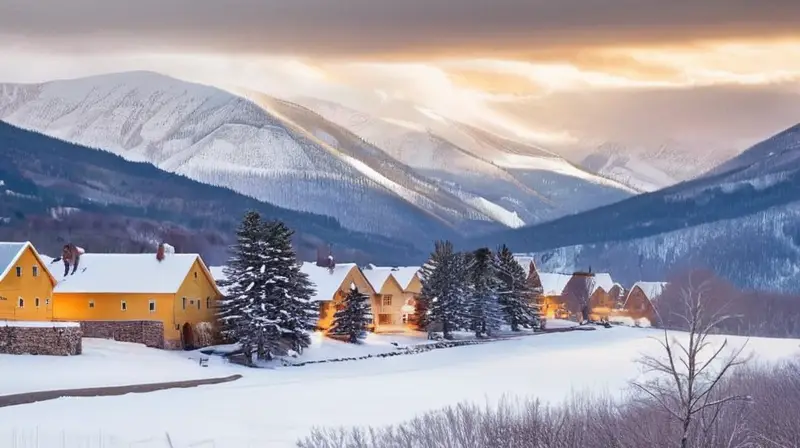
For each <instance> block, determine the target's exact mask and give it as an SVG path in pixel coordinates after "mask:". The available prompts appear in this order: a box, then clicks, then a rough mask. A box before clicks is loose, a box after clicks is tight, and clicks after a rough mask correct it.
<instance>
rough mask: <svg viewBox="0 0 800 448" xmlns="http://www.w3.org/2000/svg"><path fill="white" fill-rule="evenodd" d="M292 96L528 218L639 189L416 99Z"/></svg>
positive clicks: (444, 180) (449, 183) (443, 181)
mask: <svg viewBox="0 0 800 448" xmlns="http://www.w3.org/2000/svg"><path fill="white" fill-rule="evenodd" d="M295 101H296V102H298V103H299V104H302V105H303V106H305V107H307V108H309V109H311V110H313V111H315V112H316V113H318V114H320V115H321V116H322V117H324V118H326V119H327V120H329V121H331V122H333V123H336V124H338V125H340V126H342V127H344V128H346V129H348V130H350V131H352V132H353V133H354V134H356V135H358V136H359V137H361V138H363V139H364V140H365V141H367V142H369V143H371V144H373V145H374V146H376V147H378V148H380V149H382V150H383V151H385V152H386V154H388V155H389V156H391V157H392V158H394V159H396V160H398V161H400V162H402V163H404V164H405V165H408V166H409V167H411V168H412V169H414V170H415V171H416V172H417V173H419V174H421V175H423V176H426V177H428V178H431V179H433V180H435V181H436V182H437V183H438V185H439V186H440V187H441V188H443V189H446V190H448V191H450V192H451V193H452V194H455V195H457V196H460V197H463V198H464V199H465V200H466V201H467V202H470V203H472V204H473V205H475V204H477V203H480V202H483V201H485V202H488V203H490V204H492V206H493V207H496V208H501V209H502V210H507V211H508V212H506V213H514V214H516V215H517V216H518V217H519V219H520V220H521V221H523V222H524V223H526V224H531V223H539V222H544V221H547V220H550V219H555V218H558V217H561V216H564V215H568V214H572V213H577V212H580V211H584V210H588V209H590V208H593V207H596V206H599V205H604V204H609V203H613V202H616V201H619V200H622V199H625V198H628V197H630V196H632V195H633V194H635V193H636V191H633V190H632V189H630V188H628V187H626V186H624V185H622V184H620V183H618V182H615V181H610V180H608V179H605V178H602V177H599V176H596V175H593V174H591V173H589V172H586V171H584V170H582V169H579V168H577V167H575V166H573V165H572V164H570V163H569V162H567V161H566V160H564V159H562V158H561V157H559V156H557V155H555V154H552V153H550V152H548V151H546V150H544V149H542V148H537V147H533V146H528V145H524V144H522V143H518V142H514V141H511V140H508V139H504V138H502V137H499V136H495V135H493V134H490V133H488V132H485V131H482V130H479V129H476V128H474V127H470V126H466V125H464V124H461V123H457V122H454V121H452V120H449V119H447V118H445V117H441V116H439V115H437V114H435V113H433V112H431V111H428V110H426V109H423V108H419V107H416V106H413V105H407V104H399V105H398V104H393V105H392V107H391V108H389V109H390V110H388V111H387V113H386V115H385V116H384V115H374V114H368V113H364V112H360V111H356V110H353V109H350V108H347V107H345V106H342V105H340V104H336V103H332V102H328V101H323V100H319V99H315V98H297V99H295ZM476 198H480V199H477V200H476Z"/></svg>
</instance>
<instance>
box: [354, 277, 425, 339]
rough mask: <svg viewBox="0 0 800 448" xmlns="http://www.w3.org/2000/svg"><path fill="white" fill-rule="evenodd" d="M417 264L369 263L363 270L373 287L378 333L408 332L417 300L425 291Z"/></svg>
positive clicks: (373, 302)
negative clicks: (391, 264) (387, 265)
mask: <svg viewBox="0 0 800 448" xmlns="http://www.w3.org/2000/svg"><path fill="white" fill-rule="evenodd" d="M418 271H419V268H418V267H402V268H388V267H376V266H372V265H370V266H368V267H367V268H365V269H364V270H363V271H362V272H363V273H364V276H365V277H366V278H367V280H369V282H370V284H371V285H372V288H373V290H374V291H375V292H376V293H375V295H374V296H373V301H372V311H373V316H374V318H375V331H376V332H392V331H405V330H407V329H408V328H409V327H410V326H411V322H413V320H414V319H413V317H414V316H413V315H414V313H415V310H416V308H415V306H416V299H417V297H418V295H419V293H420V291H421V290H422V283H421V282H420V280H419V276H418V275H417V272H418Z"/></svg>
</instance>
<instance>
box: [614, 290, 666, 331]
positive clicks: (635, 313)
mask: <svg viewBox="0 0 800 448" xmlns="http://www.w3.org/2000/svg"><path fill="white" fill-rule="evenodd" d="M666 287H667V283H665V282H638V283H636V284H634V285H633V287H631V289H630V291H629V292H628V296H627V297H626V299H625V303H624V305H623V310H624V313H625V314H626V315H627V316H628V317H631V318H633V319H642V318H645V319H647V320H649V321H650V322H651V323H656V322H657V321H658V310H657V309H656V307H655V303H656V301H657V300H658V298H659V297H660V296H661V294H663V293H664V289H665V288H666Z"/></svg>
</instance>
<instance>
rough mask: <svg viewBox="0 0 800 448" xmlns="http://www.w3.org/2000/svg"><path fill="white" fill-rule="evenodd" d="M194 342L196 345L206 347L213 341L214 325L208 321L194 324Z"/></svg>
mask: <svg viewBox="0 0 800 448" xmlns="http://www.w3.org/2000/svg"><path fill="white" fill-rule="evenodd" d="M193 330H194V344H195V346H196V347H208V346H209V345H213V343H214V326H213V325H211V323H210V322H198V323H196V324H194V328H193Z"/></svg>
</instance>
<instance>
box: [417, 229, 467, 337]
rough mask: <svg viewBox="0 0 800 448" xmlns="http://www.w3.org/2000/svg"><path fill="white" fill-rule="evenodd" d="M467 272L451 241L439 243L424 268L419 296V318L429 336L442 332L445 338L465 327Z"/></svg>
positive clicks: (421, 271) (461, 257)
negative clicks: (464, 304) (464, 306)
mask: <svg viewBox="0 0 800 448" xmlns="http://www.w3.org/2000/svg"><path fill="white" fill-rule="evenodd" d="M464 271H465V269H464V259H463V256H462V254H458V253H456V252H455V251H454V250H453V244H452V243H451V242H449V241H437V242H436V243H435V246H434V250H433V253H431V256H430V258H429V259H428V261H427V262H426V263H425V265H424V266H422V269H421V270H420V277H421V279H422V291H421V292H420V295H419V300H418V301H417V303H418V308H417V315H418V317H417V319H418V322H419V325H420V327H421V328H424V329H425V330H426V331H428V333H432V332H434V331H438V330H441V332H442V335H443V336H444V338H445V339H451V337H452V332H453V331H455V330H458V329H460V328H461V326H462V324H463V315H464V310H463V296H462V294H463V293H464V286H465V280H466V279H465V272H464Z"/></svg>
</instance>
